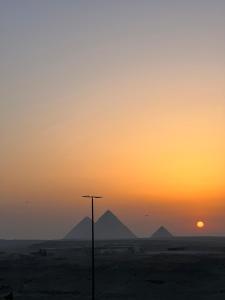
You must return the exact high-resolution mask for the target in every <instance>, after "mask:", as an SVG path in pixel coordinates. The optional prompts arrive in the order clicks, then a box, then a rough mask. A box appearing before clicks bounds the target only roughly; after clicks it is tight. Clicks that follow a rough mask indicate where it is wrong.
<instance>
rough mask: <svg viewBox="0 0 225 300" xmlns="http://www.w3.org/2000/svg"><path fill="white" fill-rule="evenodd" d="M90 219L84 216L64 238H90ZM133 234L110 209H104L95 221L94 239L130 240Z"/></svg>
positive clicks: (133, 237) (133, 236)
mask: <svg viewBox="0 0 225 300" xmlns="http://www.w3.org/2000/svg"><path fill="white" fill-rule="evenodd" d="M91 223H92V221H91V219H90V218H88V217H86V218H84V219H83V220H82V221H81V222H80V223H78V224H77V225H76V226H75V227H74V228H73V229H72V230H71V231H70V232H69V233H68V234H67V235H66V236H65V238H64V239H67V240H90V239H91ZM135 238H136V236H135V234H134V233H133V232H132V231H131V230H130V229H129V228H128V227H127V226H126V225H124V224H123V223H122V222H121V221H120V220H119V219H118V218H117V217H116V216H115V215H114V214H113V213H112V212H111V211H106V212H105V213H104V214H103V215H102V216H101V217H100V218H99V219H98V221H97V222H96V223H95V239H96V240H130V239H135Z"/></svg>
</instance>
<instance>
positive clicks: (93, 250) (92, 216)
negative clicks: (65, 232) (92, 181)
mask: <svg viewBox="0 0 225 300" xmlns="http://www.w3.org/2000/svg"><path fill="white" fill-rule="evenodd" d="M82 197H83V198H89V199H91V274H92V281H91V282H92V284H91V294H92V300H95V218H94V199H99V198H102V197H101V196H94V195H85V196H82Z"/></svg>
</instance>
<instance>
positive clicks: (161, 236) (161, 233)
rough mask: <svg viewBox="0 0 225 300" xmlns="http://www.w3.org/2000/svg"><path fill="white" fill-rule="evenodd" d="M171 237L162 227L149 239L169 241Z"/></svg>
mask: <svg viewBox="0 0 225 300" xmlns="http://www.w3.org/2000/svg"><path fill="white" fill-rule="evenodd" d="M172 237H173V235H172V234H171V233H170V232H169V231H168V230H167V229H166V228H165V227H163V226H161V227H160V228H159V229H158V230H156V231H155V232H154V233H153V234H152V236H151V238H152V239H157V240H162V239H164V240H166V239H171V238H172Z"/></svg>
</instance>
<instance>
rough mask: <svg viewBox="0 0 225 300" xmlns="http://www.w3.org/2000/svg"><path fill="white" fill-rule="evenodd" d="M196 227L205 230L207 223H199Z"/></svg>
mask: <svg viewBox="0 0 225 300" xmlns="http://www.w3.org/2000/svg"><path fill="white" fill-rule="evenodd" d="M196 227H197V228H200V229H201V228H204V227H205V223H204V222H203V221H197V222H196Z"/></svg>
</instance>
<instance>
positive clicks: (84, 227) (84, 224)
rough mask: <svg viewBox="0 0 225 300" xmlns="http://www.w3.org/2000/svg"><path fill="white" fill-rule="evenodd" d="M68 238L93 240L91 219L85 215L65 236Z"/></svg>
mask: <svg viewBox="0 0 225 300" xmlns="http://www.w3.org/2000/svg"><path fill="white" fill-rule="evenodd" d="M64 239H66V240H91V219H90V218H89V217H85V218H84V219H83V220H81V221H80V222H79V223H78V224H77V225H75V226H74V228H73V229H72V230H71V231H70V232H69V233H68V234H67V235H66V236H65V238H64Z"/></svg>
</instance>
